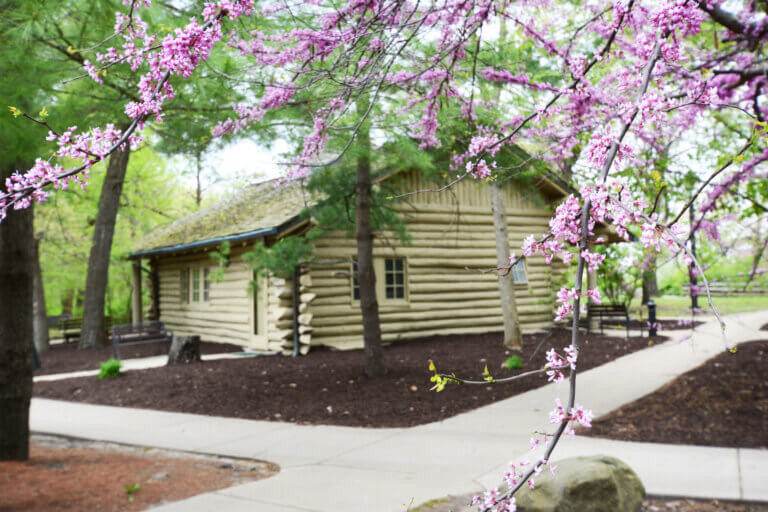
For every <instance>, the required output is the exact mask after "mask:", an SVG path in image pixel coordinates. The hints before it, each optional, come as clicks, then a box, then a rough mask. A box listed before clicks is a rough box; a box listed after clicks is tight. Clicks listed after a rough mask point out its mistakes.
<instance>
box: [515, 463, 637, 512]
mask: <svg viewBox="0 0 768 512" xmlns="http://www.w3.org/2000/svg"><path fill="white" fill-rule="evenodd" d="M555 465H556V466H557V470H556V473H557V476H554V477H553V476H552V473H551V472H550V471H549V469H548V468H547V469H545V471H544V472H542V473H541V476H539V477H538V478H536V479H535V488H534V490H530V489H529V488H528V486H527V485H526V486H524V487H523V488H522V489H520V490H519V491H518V492H517V495H516V496H517V510H518V511H519V512H638V511H639V510H640V507H641V506H642V503H643V497H644V496H645V488H644V487H643V483H642V482H641V481H640V478H638V476H637V474H635V472H634V471H632V469H631V468H630V467H629V466H627V465H626V464H624V463H623V462H622V461H620V460H619V459H617V458H615V457H609V456H607V455H597V456H594V457H573V458H570V459H563V460H561V461H559V462H557V463H556V464H555Z"/></svg>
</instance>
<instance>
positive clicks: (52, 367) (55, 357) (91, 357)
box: [35, 341, 243, 375]
mask: <svg viewBox="0 0 768 512" xmlns="http://www.w3.org/2000/svg"><path fill="white" fill-rule="evenodd" d="M170 343H171V342H170V341H168V342H163V343H148V344H146V345H133V346H130V345H126V346H121V347H120V357H121V358H122V359H133V358H136V357H150V356H158V355H167V354H168V349H169V347H170ZM242 350H243V349H242V347H239V346H238V345H230V344H225V343H210V342H203V343H201V344H200V353H201V354H219V353H222V352H241V351H242ZM110 357H112V347H111V346H110V345H107V346H104V347H99V348H87V349H78V348H77V343H59V344H55V345H51V349H50V350H49V351H48V352H45V353H43V354H40V363H41V366H42V368H40V369H39V370H37V371H35V375H50V374H53V373H65V372H79V371H83V370H98V369H99V364H100V363H103V362H104V361H106V360H107V359H109V358H110Z"/></svg>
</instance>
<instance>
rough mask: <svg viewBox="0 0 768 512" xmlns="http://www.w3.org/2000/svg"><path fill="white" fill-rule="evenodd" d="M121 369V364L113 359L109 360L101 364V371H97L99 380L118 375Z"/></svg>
mask: <svg viewBox="0 0 768 512" xmlns="http://www.w3.org/2000/svg"><path fill="white" fill-rule="evenodd" d="M122 367H123V363H121V362H120V360H119V359H115V358H114V357H111V358H109V359H108V360H107V361H104V362H103V363H101V370H99V377H98V378H99V379H111V378H113V377H117V376H118V375H120V368H122Z"/></svg>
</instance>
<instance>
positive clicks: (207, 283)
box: [203, 267, 211, 302]
mask: <svg viewBox="0 0 768 512" xmlns="http://www.w3.org/2000/svg"><path fill="white" fill-rule="evenodd" d="M210 273H211V269H209V268H208V267H206V268H204V269H203V301H205V302H208V301H209V300H211V278H210Z"/></svg>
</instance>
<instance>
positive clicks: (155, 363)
mask: <svg viewBox="0 0 768 512" xmlns="http://www.w3.org/2000/svg"><path fill="white" fill-rule="evenodd" d="M267 355H272V353H269V352H263V353H257V352H252V353H248V354H247V355H245V354H244V353H241V352H222V353H221V354H203V355H201V356H200V358H201V359H202V360H203V361H215V360H217V359H242V358H244V357H261V356H267ZM120 362H121V363H122V366H121V367H120V371H121V372H127V371H133V370H146V369H148V368H159V367H161V366H165V365H166V364H167V363H168V355H167V354H163V355H159V356H149V357H136V358H133V359H122V360H121V361H120ZM98 374H99V370H82V371H79V372H66V373H52V374H49V375H38V376H37V377H34V379H33V380H34V381H35V382H45V381H51V380H64V379H74V378H76V377H93V376H96V375H98Z"/></svg>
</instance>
